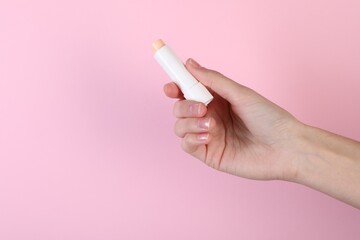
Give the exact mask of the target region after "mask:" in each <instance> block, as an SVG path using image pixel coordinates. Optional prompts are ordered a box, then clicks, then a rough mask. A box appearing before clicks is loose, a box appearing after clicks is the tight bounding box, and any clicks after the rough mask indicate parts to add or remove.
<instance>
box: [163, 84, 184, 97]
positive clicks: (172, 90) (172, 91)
mask: <svg viewBox="0 0 360 240" xmlns="http://www.w3.org/2000/svg"><path fill="white" fill-rule="evenodd" d="M164 93H165V95H166V96H168V97H169V98H179V99H183V98H184V95H183V93H182V92H181V90H180V88H179V87H178V86H177V85H176V84H175V83H174V82H170V83H167V84H165V85H164Z"/></svg>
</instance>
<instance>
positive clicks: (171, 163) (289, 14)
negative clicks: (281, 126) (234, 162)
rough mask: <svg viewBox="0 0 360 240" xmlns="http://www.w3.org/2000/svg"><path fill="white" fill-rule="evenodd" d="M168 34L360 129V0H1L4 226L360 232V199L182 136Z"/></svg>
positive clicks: (175, 43)
mask: <svg viewBox="0 0 360 240" xmlns="http://www.w3.org/2000/svg"><path fill="white" fill-rule="evenodd" d="M158 37H162V38H163V39H164V40H165V41H167V42H168V43H169V44H170V45H171V46H172V47H173V48H174V49H175V50H176V52H178V54H179V56H180V57H181V58H182V59H184V60H185V59H186V58H187V57H194V58H195V59H197V60H198V61H199V62H200V63H201V64H203V65H204V66H207V67H210V68H215V69H217V70H219V71H221V72H223V73H224V74H226V75H228V76H229V77H231V78H233V79H235V80H237V81H238V82H240V83H242V84H245V85H247V86H249V87H251V88H253V89H255V90H257V91H258V92H260V93H261V94H263V95H265V96H266V97H268V98H270V99H271V100H273V101H274V102H276V103H277V104H279V105H280V106H283V107H284V108H286V109H287V110H289V111H290V112H292V113H293V114H294V115H295V116H296V117H298V118H299V119H301V120H302V121H304V122H306V123H308V124H311V125H315V126H318V127H321V128H325V129H328V130H331V131H334V132H336V133H339V134H342V135H345V136H348V137H351V138H355V139H357V140H359V139H360V128H359V122H360V110H359V103H360V94H359V89H360V44H359V43H360V4H359V1H357V0H353V1H351V0H338V1H328V0H316V1H310V0H305V1H295V0H290V1H289V0H275V1H267V0H246V1H235V0H233V1H230V0H222V1H219V0H216V1H213V0H208V1H193V0H178V1H169V0H151V1H145V0H142V1H140V0H131V1H125V0H118V1H115V0H113V1H111V0H102V1H100V0H97V1H85V0H76V1H69V0H68V1H60V0H59V1H49V0H42V1H39V0H32V1H17V0H1V1H0V239H4V240H12V239H27V240H31V239H37V240H45V239H46V240H48V239H59V240H60V239H87V240H91V239H209V240H211V239H359V237H360V211H358V210H356V209H355V208H353V207H350V206H347V205H345V204H344V203H341V202H339V201H336V200H334V199H332V198H330V197H328V196H326V195H324V194H322V193H319V192H316V191H313V190H311V189H308V188H306V187H303V186H300V185H296V184H293V183H287V182H279V181H268V182H264V181H250V180H245V179H241V178H237V177H234V176H230V175H226V174H224V173H221V172H217V171H214V170H212V169H210V168H207V167H205V165H203V164H202V163H200V162H199V161H197V160H195V159H193V158H192V157H190V156H188V155H187V154H185V153H183V152H182V150H181V148H180V144H179V143H180V141H179V139H177V138H176V136H175V135H174V134H173V123H174V117H173V116H172V104H173V100H170V99H167V98H166V97H165V96H164V94H163V93H162V86H163V84H164V83H166V82H167V81H169V80H168V78H167V76H166V75H165V74H164V73H163V71H162V70H161V69H160V67H159V66H158V65H157V63H156V62H155V61H154V59H153V58H152V53H151V49H150V45H151V43H152V42H153V41H154V40H155V39H157V38H158Z"/></svg>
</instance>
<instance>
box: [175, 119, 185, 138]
mask: <svg viewBox="0 0 360 240" xmlns="http://www.w3.org/2000/svg"><path fill="white" fill-rule="evenodd" d="M181 122H182V121H181V119H178V120H176V122H175V125H174V133H175V135H176V136H178V137H181V138H182V137H184V131H183V130H182V127H181Z"/></svg>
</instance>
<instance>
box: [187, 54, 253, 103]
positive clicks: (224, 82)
mask: <svg viewBox="0 0 360 240" xmlns="http://www.w3.org/2000/svg"><path fill="white" fill-rule="evenodd" d="M185 66H186V68H187V69H188V70H189V72H190V73H191V74H192V75H193V76H194V77H195V78H196V79H197V80H198V81H200V82H201V83H202V84H204V85H205V86H206V87H207V88H209V89H211V90H212V91H214V92H216V93H217V94H218V95H220V96H221V97H222V98H224V99H226V100H227V101H228V102H230V103H235V102H236V100H238V99H239V97H241V95H243V96H244V95H248V94H245V93H246V90H247V89H248V88H246V87H244V86H242V85H240V84H238V83H237V82H235V81H233V80H231V79H229V78H227V77H225V76H224V75H222V74H221V73H219V72H217V71H214V70H210V69H207V68H204V67H202V66H200V64H198V63H197V62H196V61H195V60H194V59H191V58H189V59H188V60H187V61H186V64H185Z"/></svg>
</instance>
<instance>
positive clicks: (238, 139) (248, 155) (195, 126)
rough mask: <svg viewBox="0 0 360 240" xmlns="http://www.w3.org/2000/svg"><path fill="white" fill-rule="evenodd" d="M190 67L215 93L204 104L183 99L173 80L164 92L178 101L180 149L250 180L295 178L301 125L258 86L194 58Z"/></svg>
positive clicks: (177, 129)
mask: <svg viewBox="0 0 360 240" xmlns="http://www.w3.org/2000/svg"><path fill="white" fill-rule="evenodd" d="M186 68H187V69H188V70H189V71H190V72H191V74H192V75H193V76H194V77H195V78H196V79H198V80H199V81H200V82H202V83H203V84H204V85H205V86H206V87H207V88H208V89H210V91H211V92H212V94H213V95H214V100H213V101H212V102H211V103H210V104H209V105H208V107H206V106H205V105H204V104H202V103H198V102H194V101H188V100H184V99H183V96H182V93H181V91H180V89H179V88H178V87H177V86H176V84H174V83H168V84H166V85H165V86H164V91H165V94H166V95H167V96H168V97H171V98H179V99H180V100H179V101H177V102H176V103H175V105H174V115H175V117H177V121H176V123H175V133H176V135H177V136H179V137H181V138H182V148H183V149H184V151H186V152H187V153H189V154H191V155H193V156H194V157H196V158H198V159H200V160H201V161H203V162H204V163H206V164H207V165H209V166H211V167H213V168H215V169H218V170H221V171H224V172H228V173H231V174H234V175H237V176H241V177H246V178H251V179H284V180H292V179H293V178H295V177H296V174H297V164H296V161H295V158H296V157H295V154H294V152H295V149H296V147H297V145H298V142H297V139H298V137H297V133H298V131H299V129H300V128H301V127H302V124H301V123H300V122H299V121H297V120H296V119H295V118H294V117H293V116H291V115H290V114H289V113H288V112H286V111H285V110H284V109H282V108H280V107H278V106H277V105H275V104H274V103H272V102H270V101H269V100H267V99H266V98H264V97H262V96H261V95H259V94H258V93H256V92H255V91H253V90H251V89H249V88H247V87H245V86H242V85H240V84H238V83H236V82H234V81H233V80H231V79H229V78H227V77H225V76H223V75H222V74H220V73H218V72H216V71H213V70H209V69H206V68H204V67H201V66H200V65H199V64H198V63H196V62H195V61H194V60H192V59H189V60H188V61H187V62H186Z"/></svg>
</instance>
